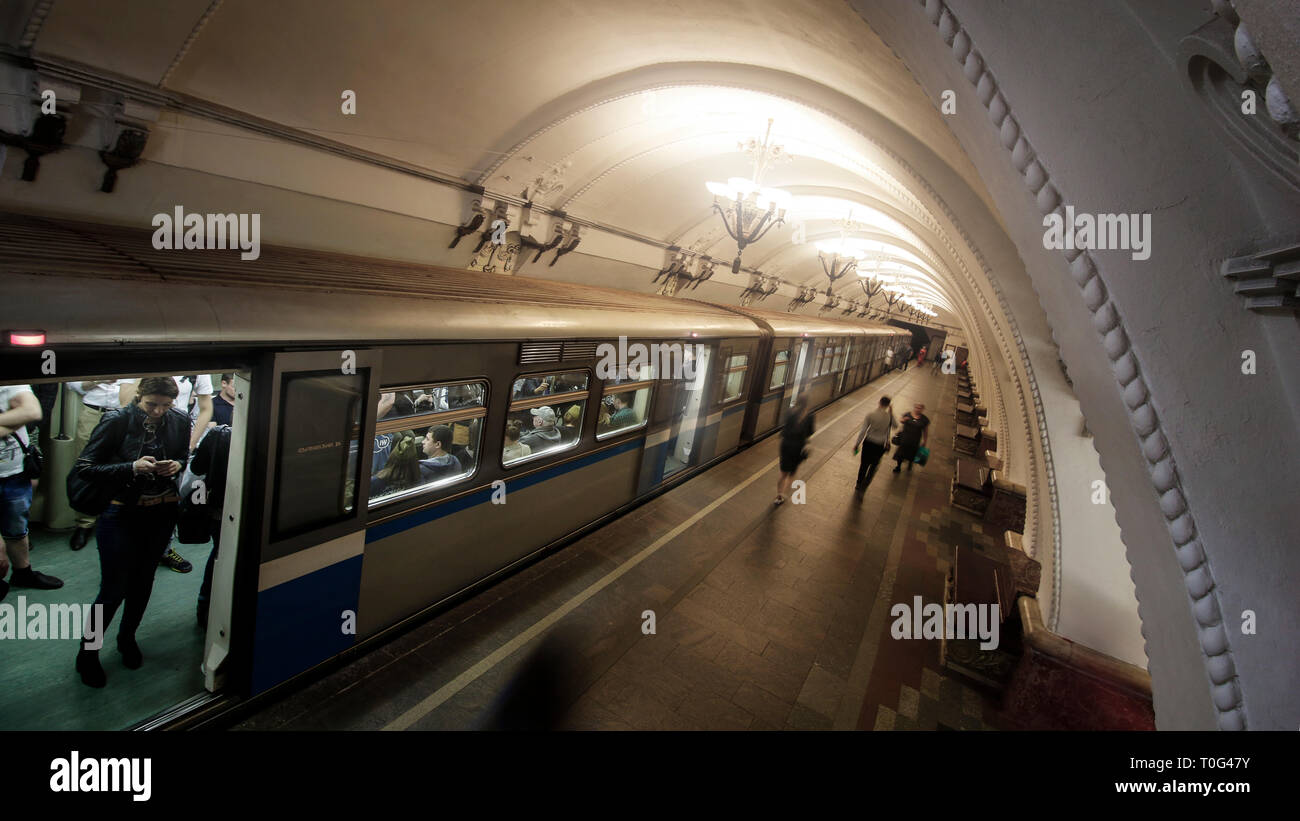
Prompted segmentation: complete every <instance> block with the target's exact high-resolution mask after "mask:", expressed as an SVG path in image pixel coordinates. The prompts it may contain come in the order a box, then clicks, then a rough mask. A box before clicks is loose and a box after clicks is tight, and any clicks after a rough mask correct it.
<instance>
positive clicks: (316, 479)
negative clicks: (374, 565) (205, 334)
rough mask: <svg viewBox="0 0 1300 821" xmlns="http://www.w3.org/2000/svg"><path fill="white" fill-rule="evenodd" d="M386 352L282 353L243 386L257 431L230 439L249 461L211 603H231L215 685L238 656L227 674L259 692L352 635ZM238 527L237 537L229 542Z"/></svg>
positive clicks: (342, 646)
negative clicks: (376, 388)
mask: <svg viewBox="0 0 1300 821" xmlns="http://www.w3.org/2000/svg"><path fill="white" fill-rule="evenodd" d="M381 359H382V353H381V352H379V351H372V350H356V351H352V350H331V351H312V352H295V353H279V354H275V355H274V356H271V357H268V358H267V364H266V365H265V366H264V367H261V368H259V369H258V371H257V372H256V374H255V378H254V380H253V383H252V385H251V386H250V385H242V386H241V388H242V389H244V390H246V391H248V392H251V396H250V400H251V401H249V402H247V403H246V407H247V410H245V417H244V420H245V422H248V424H245V425H242V426H241V427H242V428H243V429H244V430H247V431H248V432H249V435H250V437H254V438H243V439H239V440H236V441H232V443H231V448H232V450H231V462H232V464H235V463H236V462H235V460H236V459H237V458H242V459H243V460H244V461H243V464H244V465H245V466H246V467H247V468H248V472H247V473H246V483H245V484H244V485H243V486H242V487H241V488H240V490H241V491H242V492H240V493H230V492H227V496H226V498H227V499H228V500H229V501H228V502H227V504H228V505H235V507H233V508H231V509H230V510H229V511H223V513H222V516H223V521H222V531H221V536H222V542H221V550H220V552H219V554H218V559H217V566H216V569H215V573H214V580H213V605H214V606H215V605H216V604H217V602H218V601H223V600H224V601H227V602H230V601H233V605H232V606H231V607H230V608H227V609H225V610H218V609H214V610H213V611H212V612H210V614H209V621H208V646H207V647H206V648H205V656H204V673H205V676H206V677H207V682H208V687H209V688H210V689H211V688H214V687H217V686H220V683H221V679H222V674H223V672H226V673H227V675H228V676H230V675H236V673H234V671H233V670H230V669H229V668H232V667H234V666H235V665H231V664H230V663H229V662H230V661H231V660H236V663H237V667H238V676H239V679H240V681H239V682H232V683H235V684H236V686H237V688H238V689H239V690H243V691H245V692H246V694H248V695H256V694H257V693H260V692H263V691H265V690H267V689H269V688H271V687H273V686H275V685H277V684H280V683H281V682H284V681H287V680H288V679H290V678H293V677H294V676H296V675H298V674H300V673H302V672H305V671H306V670H308V669H310V668H312V667H314V666H315V665H317V664H319V663H321V662H323V661H325V660H327V659H329V658H331V657H333V656H335V655H338V654H339V653H341V652H343V651H344V650H346V649H348V648H349V647H351V646H352V644H353V643H354V642H355V640H356V625H357V622H358V614H357V606H358V601H359V598H360V588H361V563H362V557H363V553H364V549H365V528H364V524H365V523H364V517H365V512H366V504H365V500H366V499H367V498H368V494H369V489H370V473H369V471H370V463H371V460H372V456H373V454H372V450H373V448H372V447H371V446H370V444H369V443H371V442H373V441H374V429H375V419H374V416H375V407H376V401H377V396H372V393H373V386H375V385H378V384H379V373H378V368H379V365H380V362H381ZM238 414H239V409H238V408H237V409H236V417H235V418H236V420H239V418H240V417H239V416H238ZM363 443H365V444H364V445H363ZM236 448H238V449H239V450H238V451H236ZM241 514H242V515H241ZM235 536H238V538H239V546H240V548H241V549H239V550H238V551H234V550H229V551H228V550H226V547H225V546H226V539H228V538H232V543H234V542H233V537H235ZM232 561H233V563H234V566H233V567H232V566H231V564H230V563H231V562H232ZM223 667H224V668H227V669H223ZM228 670H229V672H228ZM245 685H246V686H245Z"/></svg>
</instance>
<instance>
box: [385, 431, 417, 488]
mask: <svg viewBox="0 0 1300 821" xmlns="http://www.w3.org/2000/svg"><path fill="white" fill-rule="evenodd" d="M422 455H423V454H422V453H421V452H420V445H419V443H418V442H417V441H416V439H415V437H414V436H409V435H408V436H403V437H402V438H401V440H400V441H399V442H398V443H397V445H396V446H395V447H394V448H393V452H392V453H391V454H390V455H389V457H388V463H387V464H386V465H384V467H383V470H381V471H379V472H378V473H377V474H375V475H376V476H377V477H379V478H381V479H383V480H384V482H385V490H386V491H393V490H405V489H406V488H409V487H415V486H416V485H418V484H419V483H420V481H421V479H420V457H421V456H422Z"/></svg>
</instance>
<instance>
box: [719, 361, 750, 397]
mask: <svg viewBox="0 0 1300 821" xmlns="http://www.w3.org/2000/svg"><path fill="white" fill-rule="evenodd" d="M748 369H749V354H747V353H738V354H732V355H731V356H729V357H727V367H726V368H724V369H723V372H722V379H723V381H722V400H721V401H723V402H730V401H732V400H733V399H739V398H740V391H741V389H742V388H743V387H744V384H745V371H746V370H748Z"/></svg>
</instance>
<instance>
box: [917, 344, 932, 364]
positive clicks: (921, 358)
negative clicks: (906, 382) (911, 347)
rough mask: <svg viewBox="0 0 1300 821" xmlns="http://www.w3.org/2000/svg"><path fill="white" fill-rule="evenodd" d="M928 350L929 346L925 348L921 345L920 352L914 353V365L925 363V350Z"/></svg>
mask: <svg viewBox="0 0 1300 821" xmlns="http://www.w3.org/2000/svg"><path fill="white" fill-rule="evenodd" d="M928 350H929V348H926V347H925V346H922V347H921V352H920V353H918V354H917V355H916V367H918V368H919V367H921V366H922V365H924V364H925V352H926V351H928Z"/></svg>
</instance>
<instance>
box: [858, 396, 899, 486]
mask: <svg viewBox="0 0 1300 821" xmlns="http://www.w3.org/2000/svg"><path fill="white" fill-rule="evenodd" d="M896 427H898V420H896V419H894V410H893V408H891V407H890V406H889V397H888V396H882V397H880V404H879V405H878V406H877V407H876V408H875V410H873V411H871V412H870V413H868V414H867V418H866V419H865V420H864V421H863V422H862V429H861V430H859V431H858V435H857V436H855V437H854V438H853V453H854V455H857V453H858V450H859V448H860V449H861V450H862V462H861V464H860V466H859V467H858V482H857V485H856V486H855V488H854V489H855V490H857V491H858V492H859V493H861V492H863V491H865V490H866V489H867V485H869V484H871V480H872V479H873V478H875V475H876V468H877V467H879V465H880V458H881V457H882V456H884V455H885V453H886V452H888V451H889V432H890V431H891V430H893V429H894V428H896Z"/></svg>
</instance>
